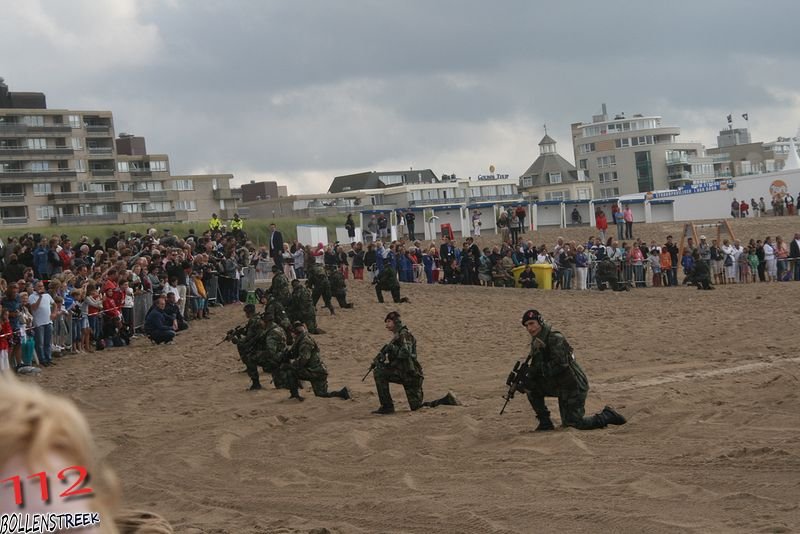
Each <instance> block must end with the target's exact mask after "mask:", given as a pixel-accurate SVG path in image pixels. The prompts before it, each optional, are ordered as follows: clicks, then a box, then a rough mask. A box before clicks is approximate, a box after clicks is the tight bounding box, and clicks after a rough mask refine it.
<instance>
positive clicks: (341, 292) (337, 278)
mask: <svg viewBox="0 0 800 534" xmlns="http://www.w3.org/2000/svg"><path fill="white" fill-rule="evenodd" d="M326 270H327V271H328V280H329V281H330V284H331V293H332V294H333V296H334V297H335V298H336V300H337V302H339V306H340V307H341V308H352V307H353V304H352V303H350V302H347V283H346V282H345V280H344V274H342V271H341V270H339V269H337V268H336V267H334V266H333V265H329V266H328V267H326Z"/></svg>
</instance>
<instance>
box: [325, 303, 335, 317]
mask: <svg viewBox="0 0 800 534" xmlns="http://www.w3.org/2000/svg"><path fill="white" fill-rule="evenodd" d="M326 308H328V309H329V310H330V311H331V315H336V312H335V311H333V304H328V305H327V306H326Z"/></svg>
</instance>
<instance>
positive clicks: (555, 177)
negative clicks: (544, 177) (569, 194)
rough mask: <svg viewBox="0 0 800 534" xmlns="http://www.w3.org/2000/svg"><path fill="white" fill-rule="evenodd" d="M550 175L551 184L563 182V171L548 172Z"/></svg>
mask: <svg viewBox="0 0 800 534" xmlns="http://www.w3.org/2000/svg"><path fill="white" fill-rule="evenodd" d="M548 176H549V177H550V183H551V184H560V183H561V173H560V172H550V173H548Z"/></svg>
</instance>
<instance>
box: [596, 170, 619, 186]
mask: <svg viewBox="0 0 800 534" xmlns="http://www.w3.org/2000/svg"><path fill="white" fill-rule="evenodd" d="M597 181H598V182H600V183H601V184H607V183H610V182H618V181H619V178H618V177H617V171H611V172H601V173H600V174H598V175H597Z"/></svg>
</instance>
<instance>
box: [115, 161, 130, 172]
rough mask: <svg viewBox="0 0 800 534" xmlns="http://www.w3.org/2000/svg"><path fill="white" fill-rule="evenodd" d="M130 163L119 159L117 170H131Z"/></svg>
mask: <svg viewBox="0 0 800 534" xmlns="http://www.w3.org/2000/svg"><path fill="white" fill-rule="evenodd" d="M130 169H131V168H130V165H128V162H127V161H118V162H117V170H118V171H119V172H130Z"/></svg>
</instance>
